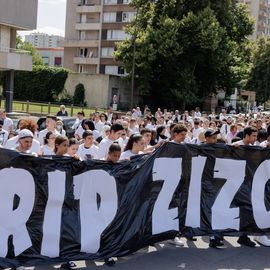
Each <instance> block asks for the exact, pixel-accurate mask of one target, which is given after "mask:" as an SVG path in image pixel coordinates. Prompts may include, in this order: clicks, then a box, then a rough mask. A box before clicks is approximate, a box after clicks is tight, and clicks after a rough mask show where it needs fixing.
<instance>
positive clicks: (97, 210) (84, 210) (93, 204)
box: [74, 170, 118, 253]
mask: <svg viewBox="0 0 270 270" xmlns="http://www.w3.org/2000/svg"><path fill="white" fill-rule="evenodd" d="M97 194H99V195H100V199H101V201H100V206H99V207H98V205H97ZM74 195H75V199H79V200H80V219H81V251H82V252H88V253H96V252H98V250H99V247H100V238H101V234H102V232H103V231H104V230H105V229H106V228H107V227H108V225H109V224H110V223H111V222H112V221H113V219H114V217H115V214H116V212H117V206H118V196H117V189H116V182H115V178H114V177H113V176H111V175H109V174H108V173H107V172H106V171H103V170H92V171H87V172H85V173H82V174H80V175H77V176H75V177H74Z"/></svg>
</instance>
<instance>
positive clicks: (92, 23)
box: [61, 0, 135, 76]
mask: <svg viewBox="0 0 270 270" xmlns="http://www.w3.org/2000/svg"><path fill="white" fill-rule="evenodd" d="M129 2H130V0H67V11H66V33H65V41H64V42H62V43H61V44H62V46H63V47H64V67H65V68H68V69H71V70H73V71H74V72H79V73H88V74H113V75H120V76H121V75H124V74H125V71H124V69H123V67H121V65H120V64H119V63H117V62H116V61H114V59H113V56H112V55H113V52H114V50H115V47H116V45H115V44H116V42H119V41H121V40H123V39H125V38H126V34H125V31H124V27H125V26H127V25H128V23H129V22H130V20H132V19H133V18H134V16H135V11H134V9H133V8H132V7H130V6H129Z"/></svg>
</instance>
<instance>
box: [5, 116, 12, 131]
mask: <svg viewBox="0 0 270 270" xmlns="http://www.w3.org/2000/svg"><path fill="white" fill-rule="evenodd" d="M3 120H4V124H3V129H4V130H7V131H8V132H9V131H10V130H12V129H13V121H12V119H10V118H8V117H6V118H5V119H3ZM10 126H11V128H10Z"/></svg>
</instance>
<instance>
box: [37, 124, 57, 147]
mask: <svg viewBox="0 0 270 270" xmlns="http://www.w3.org/2000/svg"><path fill="white" fill-rule="evenodd" d="M48 132H49V130H48V129H47V128H45V129H43V130H41V131H40V132H39V134H38V140H39V142H40V144H41V145H43V144H44V138H45V136H46V135H47V133H48ZM53 134H54V135H55V136H59V135H60V133H59V132H58V131H57V130H56V129H55V130H54V131H53Z"/></svg>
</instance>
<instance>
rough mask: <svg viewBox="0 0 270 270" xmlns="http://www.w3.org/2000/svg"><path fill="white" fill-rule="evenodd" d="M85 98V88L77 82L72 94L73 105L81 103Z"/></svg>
mask: <svg viewBox="0 0 270 270" xmlns="http://www.w3.org/2000/svg"><path fill="white" fill-rule="evenodd" d="M84 100H85V88H84V85H83V84H82V83H79V84H77V85H76V87H75V92H74V96H73V104H74V105H83V104H84Z"/></svg>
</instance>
